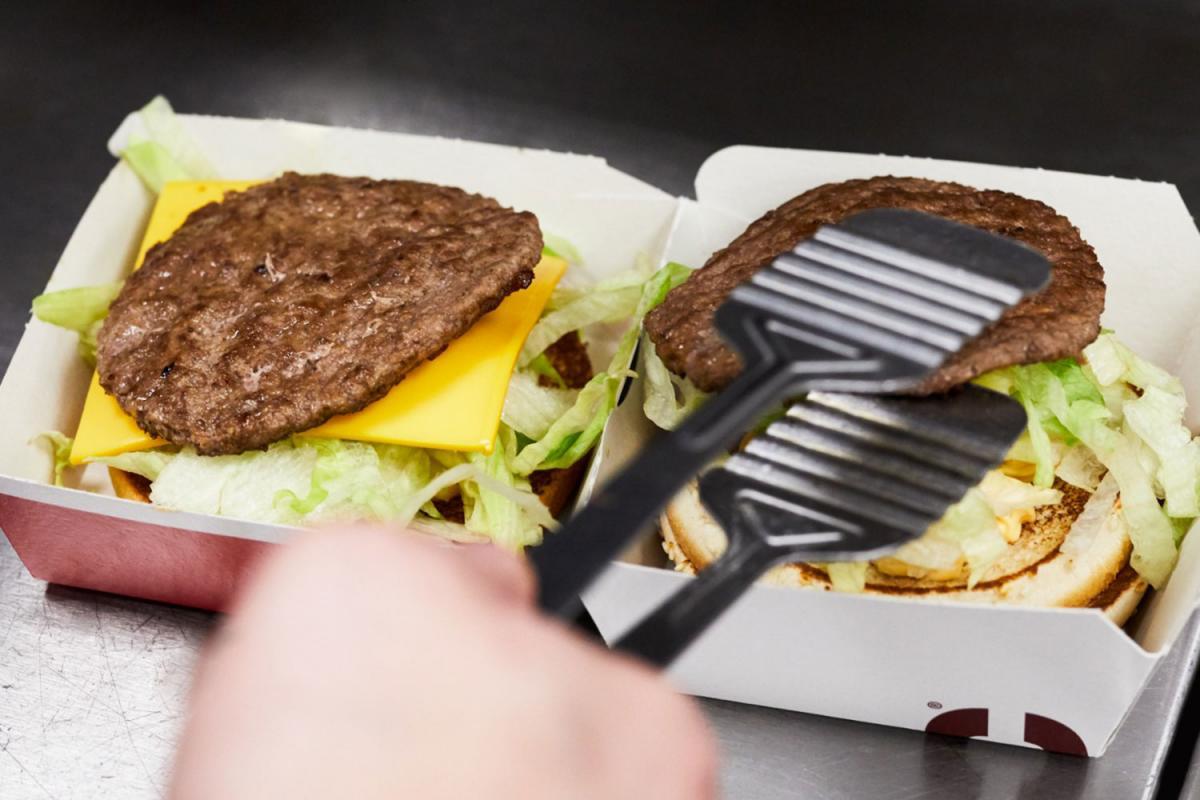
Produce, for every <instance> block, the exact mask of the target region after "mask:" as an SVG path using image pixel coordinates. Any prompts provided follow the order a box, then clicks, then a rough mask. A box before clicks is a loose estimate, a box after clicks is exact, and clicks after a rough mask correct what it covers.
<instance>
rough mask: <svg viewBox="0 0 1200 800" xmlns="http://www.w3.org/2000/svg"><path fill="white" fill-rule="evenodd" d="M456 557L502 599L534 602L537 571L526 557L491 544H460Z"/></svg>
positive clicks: (527, 602)
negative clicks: (535, 572)
mask: <svg viewBox="0 0 1200 800" xmlns="http://www.w3.org/2000/svg"><path fill="white" fill-rule="evenodd" d="M455 549H456V550H457V552H455V553H454V558H455V559H456V560H457V561H458V563H459V564H460V565H461V566H462V568H464V569H467V570H470V571H471V572H472V573H474V575H475V577H476V578H477V579H478V580H479V581H480V584H481V586H483V587H485V588H486V589H487V590H488V591H490V592H493V593H494V594H495V595H496V596H497V597H498V598H502V599H504V600H507V601H511V602H515V603H519V604H521V605H531V604H532V603H533V598H534V595H535V593H536V592H535V586H534V577H533V570H532V569H530V567H529V562H527V561H526V560H525V559H524V558H521V557H520V556H518V555H516V554H514V553H511V552H509V551H507V550H504V549H503V548H500V547H497V546H495V545H491V544H464V545H458V546H457V547H456V548H455Z"/></svg>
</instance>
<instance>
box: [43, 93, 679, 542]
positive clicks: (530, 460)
mask: <svg viewBox="0 0 1200 800" xmlns="http://www.w3.org/2000/svg"><path fill="white" fill-rule="evenodd" d="M147 114H153V115H157V117H158V119H157V122H158V124H156V125H153V126H151V125H148V126H147V127H148V128H150V129H154V130H160V131H161V130H164V129H165V130H171V131H173V133H172V135H171V137H169V138H168V139H166V140H163V141H154V140H151V141H146V142H139V143H136V144H134V145H133V146H131V148H130V149H129V150H127V151H126V152H125V154H124V158H125V160H126V161H127V163H129V164H130V166H132V167H133V168H134V169H135V171H137V172H138V174H139V175H141V177H142V178H143V179H144V181H145V183H146V184H147V186H148V187H150V188H151V189H152V190H154V191H156V192H158V193H159V197H158V201H157V205H156V207H155V209H154V212H153V213H152V216H151V222H150V226H149V229H148V232H147V235H146V241H145V242H144V244H143V256H142V257H141V258H140V263H139V264H138V268H137V269H135V270H133V271H132V272H131V274H130V275H129V276H128V277H127V278H126V279H125V280H124V281H123V282H121V283H120V284H116V285H112V286H101V287H80V288H76V289H69V290H65V291H61V292H55V293H51V294H48V295H43V296H42V297H39V298H37V299H36V300H35V302H34V313H35V314H36V315H37V316H38V317H40V318H42V319H44V320H46V321H49V322H53V323H56V324H59V325H62V326H65V327H69V328H72V329H74V330H76V331H78V332H79V333H80V335H81V349H82V350H83V352H84V354H85V356H87V357H90V358H94V361H95V365H96V375H95V379H94V381H93V386H92V390H91V392H90V393H89V396H88V399H87V401H86V403H85V408H84V413H83V418H82V419H81V423H80V427H79V430H78V432H77V435H76V437H74V438H73V439H72V438H68V437H65V436H62V435H61V434H58V435H55V436H54V437H52V440H53V441H54V442H55V444H56V450H57V453H56V463H57V464H58V465H59V473H58V474H57V475H56V478H58V479H59V480H61V478H62V470H63V469H64V468H68V467H66V465H69V464H81V463H99V464H103V465H106V466H107V467H108V468H109V473H110V476H111V480H112V485H113V488H114V490H115V492H116V494H117V495H118V496H120V497H122V498H125V499H128V500H132V501H137V502H146V503H153V504H155V505H157V506H160V507H163V508H169V509H174V510H181V511H191V512H198V513H209V514H219V515H228V516H235V517H240V518H243V519H250V520H255V521H261V522H272V523H281V524H288V525H303V524H308V523H313V522H319V521H323V520H333V519H337V520H358V519H378V520H388V521H394V522H400V523H404V524H412V525H414V526H415V527H418V528H422V529H424V530H428V531H431V532H434V533H437V534H440V535H443V536H448V537H450V538H455V539H480V538H482V539H490V540H493V541H496V542H498V543H501V544H504V545H506V546H509V547H512V548H520V547H523V546H525V545H529V544H534V543H536V542H538V541H540V539H541V536H542V535H543V533H544V531H545V530H546V529H547V528H550V527H552V526H553V525H554V517H555V516H556V515H558V514H560V513H561V512H562V511H563V509H564V508H566V506H567V505H568V504H569V502H570V500H571V498H572V496H573V494H574V492H575V489H576V487H577V485H578V483H579V481H580V479H581V477H582V473H583V470H584V468H585V466H586V462H587V457H588V455H589V453H590V451H591V450H592V448H593V446H594V444H595V442H596V440H597V438H598V436H599V433H600V431H601V430H602V429H603V425H604V422H605V420H606V419H607V417H608V415H609V413H610V412H611V411H612V409H613V407H614V406H615V403H616V398H617V394H618V391H619V389H620V386H621V385H622V383H623V381H624V380H626V377H627V374H628V366H629V362H630V359H631V356H632V353H633V350H634V348H635V346H636V343H637V336H638V326H637V324H635V323H636V322H637V321H640V316H641V315H642V314H644V313H645V311H646V310H648V309H649V308H650V307H652V306H653V305H654V304H655V303H656V302H657V301H658V300H661V298H662V296H663V295H664V294H665V292H666V291H667V289H669V288H671V286H672V285H673V283H672V276H673V275H678V274H679V273H678V270H675V269H674V268H667V269H664V270H660V271H659V272H658V273H655V274H653V275H648V274H646V271H634V272H631V273H630V274H628V275H624V276H619V277H618V278H615V279H613V280H611V281H609V282H607V283H605V284H602V285H600V286H593V287H580V286H579V285H578V284H579V282H578V280H577V278H576V277H573V272H574V269H573V268H572V267H571V266H570V264H569V262H571V261H578V258H577V257H575V256H573V255H572V254H571V253H570V250H569V248H568V247H565V246H563V245H558V247H557V249H552V248H549V247H547V246H546V244H545V240H544V236H543V233H542V231H541V229H540V226H539V222H538V219H537V217H536V216H535V215H534V214H532V213H530V212H528V211H516V210H513V209H511V208H507V207H505V206H503V205H501V204H500V203H499V202H497V201H496V200H494V199H492V198H489V197H485V196H482V195H479V194H473V193H470V192H468V191H464V190H463V189H460V188H456V187H449V186H441V185H436V184H431V183H422V182H417V181H408V180H374V179H370V178H364V177H346V176H339V175H329V174H317V175H302V174H297V173H286V174H283V175H282V176H280V177H277V178H275V179H273V180H267V181H261V182H257V183H252V182H242V183H238V184H226V183H221V182H219V181H214V175H213V174H212V173H211V172H210V171H209V169H208V168H207V167H205V166H204V165H203V163H201V162H202V159H199V158H198V157H197V153H198V151H199V148H198V147H197V146H196V145H195V143H194V142H181V140H180V133H179V131H178V130H177V126H174V125H172V124H171V123H172V117H171V112H170V108H169V106H165V101H156V102H155V103H152V104H151V106H149V107H147V109H145V110H144V111H143V116H145V115H147ZM197 164H200V166H199V167H197ZM189 179H190V180H189ZM564 273H565V276H564ZM556 284H557V285H556ZM614 322H622V323H624V324H625V325H626V327H627V328H628V330H627V331H626V332H625V333H624V334H623V335H621V336H620V337H619V340H618V341H617V342H616V348H615V349H616V352H615V354H614V355H613V356H612V358H611V360H610V361H609V363H608V364H607V366H606V367H605V368H604V369H603V370H597V369H595V367H594V366H593V364H592V361H591V358H590V356H589V352H588V349H587V347H586V346H585V345H584V342H583V339H582V338H581V336H580V333H581V332H582V331H585V330H588V329H589V328H590V327H591V326H593V325H595V324H599V323H614ZM468 340H471V341H472V342H473V344H471V345H470V346H467V345H466V344H464V343H465V342H467V341H468ZM514 361H515V363H514ZM480 364H483V366H484V367H485V368H486V369H485V372H487V374H488V375H490V376H491V377H492V379H493V380H494V379H495V377H496V375H497V374H499V385H498V387H496V386H491V385H488V386H482V387H477V385H476V383H474V382H472V380H473V379H472V375H474V374H475V373H474V370H476V369H477V368H479V366H480ZM435 366H436V367H437V368H436V370H435V369H434V367H435ZM456 387H457V388H456ZM494 390H495V391H494ZM472 391H477V393H478V392H482V393H485V394H488V395H489V397H491V398H492V399H489V400H487V402H481V401H480V402H477V401H479V398H476V397H472V396H471V392H472ZM497 391H498V393H499V394H498V396H496V395H497ZM398 393H399V394H398ZM464 395H465V396H464ZM398 397H400V398H401V399H402V401H401V400H398V399H397V398H398ZM500 398H502V399H503V404H502V406H501V403H500ZM480 408H483V409H484V411H482V412H481V411H479V410H478V409H480ZM463 409H466V410H465V411H464V410H463ZM459 414H465V415H466V416H465V417H463V416H457V415H459ZM405 415H407V416H405ZM422 415H423V416H422ZM485 416H486V417H488V418H487V419H482V418H481V417H485ZM397 417H399V418H401V419H399V420H398V419H397ZM414 418H415V419H416V420H417V422H416V423H414V424H415V425H416V426H417V427H420V424H421V423H420V420H422V419H423V420H426V421H429V420H432V421H433V422H435V423H436V426H437V427H438V428H439V430H441V432H442V433H441V434H440V435H441V437H442V438H441V439H439V438H438V437H436V436H435V437H432V438H431V437H429V436H427V435H426V434H427V433H428V431H421V430H418V431H417V432H416V434H412V433H411V432H410V433H407V434H397V433H394V428H395V427H396V425H395V423H397V422H402V421H403V420H404V419H414ZM409 427H412V426H411V425H410V426H409ZM468 427H469V428H470V429H471V430H472V431H475V430H484V431H486V434H484V435H483V438H482V439H481V438H480V437H479V435H478V434H475V439H471V437H469V436H459V435H457V434H458V433H460V431H459V430H458V429H460V428H461V429H465V428H468ZM380 429H386V430H387V431H389V433H388V434H387V435H381V434H379V433H378V431H379V430H380ZM414 437H415V438H414ZM98 440H103V441H101V442H100V443H99V444H97V441H98ZM464 441H465V444H463V442H464ZM446 442H449V444H447V443H446ZM458 445H462V446H458Z"/></svg>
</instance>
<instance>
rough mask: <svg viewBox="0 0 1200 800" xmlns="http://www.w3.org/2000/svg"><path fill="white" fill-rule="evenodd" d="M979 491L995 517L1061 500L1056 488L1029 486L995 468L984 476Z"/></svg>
mask: <svg viewBox="0 0 1200 800" xmlns="http://www.w3.org/2000/svg"><path fill="white" fill-rule="evenodd" d="M979 491H980V493H981V494H982V495H983V497H984V499H985V500H986V501H987V504H988V506H989V507H990V508H991V509H992V515H993V516H995V517H1004V516H1007V515H1009V514H1012V513H1013V512H1014V511H1021V510H1024V509H1027V508H1037V507H1038V506H1052V505H1056V504H1057V503H1059V502H1061V501H1062V492H1060V491H1059V490H1057V489H1046V488H1043V487H1040V486H1031V485H1030V484H1028V483H1026V482H1025V481H1021V480H1017V479H1016V478H1010V477H1008V476H1007V475H1005V474H1004V473H1002V472H997V471H996V470H992V471H991V472H989V473H988V474H987V475H985V476H984V478H983V482H982V483H980V484H979Z"/></svg>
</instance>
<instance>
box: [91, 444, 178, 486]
mask: <svg viewBox="0 0 1200 800" xmlns="http://www.w3.org/2000/svg"><path fill="white" fill-rule="evenodd" d="M172 455H174V453H173V452H172V451H169V450H137V451H135V452H132V453H121V454H120V455H115V456H102V457H100V458H93V459H89V461H90V462H95V463H97V464H104V465H106V466H109V467H116V468H117V469H120V470H124V471H125V472H132V473H133V474H135V475H141V476H142V477H143V478H145V479H146V480H149V481H154V480H157V479H158V476H159V475H160V474H161V473H162V471H163V468H164V467H166V466H167V463H168V462H169V461H170V460H171V456H172Z"/></svg>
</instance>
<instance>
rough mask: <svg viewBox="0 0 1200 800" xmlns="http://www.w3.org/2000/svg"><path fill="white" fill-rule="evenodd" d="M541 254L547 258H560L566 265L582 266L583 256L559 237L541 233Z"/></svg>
mask: <svg viewBox="0 0 1200 800" xmlns="http://www.w3.org/2000/svg"><path fill="white" fill-rule="evenodd" d="M542 252H543V253H545V254H546V255H548V256H553V257H555V258H561V259H562V260H563V261H566V262H567V263H568V264H582V263H583V256H581V255H580V254H579V251H578V250H577V249H575V245H573V244H571V243H570V242H569V241H567V240H566V239H564V238H563V237H561V236H555V235H554V234H553V233H547V232H546V231H542Z"/></svg>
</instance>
